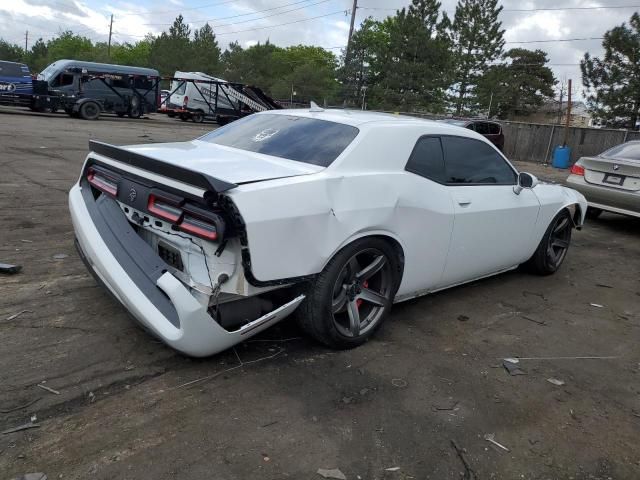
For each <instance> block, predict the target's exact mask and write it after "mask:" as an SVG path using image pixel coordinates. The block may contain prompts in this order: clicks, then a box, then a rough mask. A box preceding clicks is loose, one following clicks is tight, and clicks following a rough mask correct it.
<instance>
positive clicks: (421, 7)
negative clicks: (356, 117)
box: [370, 0, 450, 112]
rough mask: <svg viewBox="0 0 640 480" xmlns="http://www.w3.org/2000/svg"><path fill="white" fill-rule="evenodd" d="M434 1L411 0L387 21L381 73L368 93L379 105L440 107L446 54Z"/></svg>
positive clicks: (437, 5)
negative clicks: (386, 37)
mask: <svg viewBox="0 0 640 480" xmlns="http://www.w3.org/2000/svg"><path fill="white" fill-rule="evenodd" d="M440 7H441V4H440V2H439V1H437V0H413V1H412V3H411V5H410V6H409V8H408V10H405V9H404V8H403V9H402V10H400V11H398V13H397V14H396V16H395V17H394V18H393V19H392V20H391V21H388V22H386V23H387V24H388V26H387V30H388V44H387V45H386V47H385V51H383V52H382V54H381V57H382V58H384V61H383V65H382V72H383V75H382V77H383V78H381V82H380V84H379V86H378V87H377V88H374V90H373V91H372V92H371V96H370V98H371V102H373V103H376V102H377V103H379V104H380V105H381V106H382V107H383V108H388V106H391V105H395V106H396V107H397V108H400V109H401V110H406V111H412V110H415V109H420V110H428V111H431V112H439V111H442V110H443V108H444V96H445V95H444V93H445V89H446V87H447V86H448V83H449V82H448V72H449V71H450V54H449V48H448V47H449V43H448V38H447V36H446V35H445V32H444V30H445V28H446V26H447V25H448V18H447V17H446V16H444V17H443V18H442V20H441V21H439V17H440Z"/></svg>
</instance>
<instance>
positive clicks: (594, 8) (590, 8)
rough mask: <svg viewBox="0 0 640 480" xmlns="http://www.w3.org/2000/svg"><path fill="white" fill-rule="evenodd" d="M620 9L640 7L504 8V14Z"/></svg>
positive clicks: (637, 6) (636, 6)
mask: <svg viewBox="0 0 640 480" xmlns="http://www.w3.org/2000/svg"><path fill="white" fill-rule="evenodd" d="M619 8H640V5H607V6H595V7H550V8H504V9H503V10H502V11H503V12H555V11H559V10H609V9H619Z"/></svg>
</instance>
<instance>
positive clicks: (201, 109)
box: [159, 72, 282, 125]
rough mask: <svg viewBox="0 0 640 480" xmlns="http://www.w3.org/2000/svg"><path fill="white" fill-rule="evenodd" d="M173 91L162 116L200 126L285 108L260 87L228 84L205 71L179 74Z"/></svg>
mask: <svg viewBox="0 0 640 480" xmlns="http://www.w3.org/2000/svg"><path fill="white" fill-rule="evenodd" d="M163 80H165V81H166V80H170V81H171V89H170V91H169V93H168V94H167V95H166V97H165V98H164V99H163V100H162V101H161V105H160V109H159V112H160V113H166V114H167V115H168V116H169V117H178V118H180V120H182V121H187V120H192V121H194V122H196V123H200V122H203V121H204V120H205V119H209V120H215V121H216V122H217V123H218V124H220V125H224V124H226V123H228V122H230V121H233V120H236V119H238V118H241V117H244V116H246V115H249V114H251V113H255V112H263V111H266V110H277V109H281V108H282V106H281V105H280V104H278V103H277V102H276V101H275V100H273V99H272V98H270V97H269V96H268V95H266V94H265V93H264V92H263V91H262V90H261V89H260V88H258V87H255V86H250V85H245V84H242V83H237V82H227V81H225V80H222V79H220V78H216V77H212V76H210V75H207V74H204V73H201V72H176V73H175V76H174V77H173V78H165V79H163Z"/></svg>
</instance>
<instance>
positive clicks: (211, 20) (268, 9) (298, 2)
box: [142, 0, 311, 26]
mask: <svg viewBox="0 0 640 480" xmlns="http://www.w3.org/2000/svg"><path fill="white" fill-rule="evenodd" d="M310 1H311V0H298V1H297V2H292V3H285V4H284V5H280V6H278V7H272V8H265V9H264V10H256V11H254V12H250V13H240V14H238V15H231V16H229V17H219V18H209V19H207V20H196V21H194V22H188V23H201V22H213V21H214V20H228V19H230V18H238V17H246V16H249V15H256V14H258V13H262V12H269V11H271V10H277V9H279V8H284V7H290V6H291V5H298V4H300V3H305V2H310ZM306 6H307V7H308V6H311V5H306ZM303 8H304V7H303ZM142 25H145V26H167V25H173V23H143V24H142Z"/></svg>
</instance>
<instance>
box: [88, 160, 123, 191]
mask: <svg viewBox="0 0 640 480" xmlns="http://www.w3.org/2000/svg"><path fill="white" fill-rule="evenodd" d="M87 180H88V181H89V183H90V184H91V185H92V186H94V187H95V188H97V189H98V190H100V191H101V192H104V193H107V194H109V195H111V196H112V197H116V196H118V179H117V178H115V177H112V176H110V175H108V174H106V173H104V172H103V171H101V170H97V169H95V168H93V167H89V169H88V170H87Z"/></svg>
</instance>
